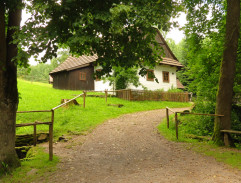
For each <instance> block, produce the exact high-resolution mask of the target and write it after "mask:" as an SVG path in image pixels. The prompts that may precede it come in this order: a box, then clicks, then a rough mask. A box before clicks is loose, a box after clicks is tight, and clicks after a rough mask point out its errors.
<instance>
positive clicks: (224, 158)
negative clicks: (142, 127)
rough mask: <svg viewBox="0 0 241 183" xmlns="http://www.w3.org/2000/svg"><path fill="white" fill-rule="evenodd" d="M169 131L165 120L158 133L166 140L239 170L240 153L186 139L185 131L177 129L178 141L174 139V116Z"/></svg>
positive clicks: (205, 142) (240, 165) (207, 142)
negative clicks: (180, 143) (178, 143)
mask: <svg viewBox="0 0 241 183" xmlns="http://www.w3.org/2000/svg"><path fill="white" fill-rule="evenodd" d="M190 122H191V121H190ZM169 125H170V126H169V129H167V125H166V119H164V120H163V121H162V123H161V124H160V125H159V126H158V130H159V132H160V133H161V134H162V135H163V136H164V137H165V138H167V139H168V140H171V141H176V142H185V144H184V146H185V147H186V148H188V149H192V150H194V151H196V152H198V153H201V154H204V155H207V156H212V157H214V158H215V159H216V160H217V161H219V162H224V163H226V164H228V165H230V166H232V167H234V168H238V169H241V151H240V150H238V149H234V148H226V147H219V146H216V145H215V144H213V143H212V141H199V140H197V139H192V138H188V137H187V134H186V130H185V129H183V128H181V126H180V127H179V136H178V140H177V139H176V131H175V123H174V116H173V115H172V116H171V117H170V124H169Z"/></svg>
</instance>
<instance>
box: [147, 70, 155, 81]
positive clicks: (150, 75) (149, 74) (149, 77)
mask: <svg viewBox="0 0 241 183" xmlns="http://www.w3.org/2000/svg"><path fill="white" fill-rule="evenodd" d="M146 80H147V81H154V70H147V74H146Z"/></svg>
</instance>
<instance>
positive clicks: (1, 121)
mask: <svg viewBox="0 0 241 183" xmlns="http://www.w3.org/2000/svg"><path fill="white" fill-rule="evenodd" d="M21 6H22V4H21V1H20V0H19V1H17V0H16V1H3V0H1V1H0V43H1V47H0V171H1V168H2V167H3V166H5V167H7V166H8V167H17V166H19V165H20V162H19V160H18V158H17V155H16V152H15V119H16V111H17V107H18V90H17V62H16V59H15V56H16V55H17V52H18V49H17V45H16V44H14V43H13V35H14V33H15V32H16V30H17V29H18V28H19V26H20V21H21Z"/></svg>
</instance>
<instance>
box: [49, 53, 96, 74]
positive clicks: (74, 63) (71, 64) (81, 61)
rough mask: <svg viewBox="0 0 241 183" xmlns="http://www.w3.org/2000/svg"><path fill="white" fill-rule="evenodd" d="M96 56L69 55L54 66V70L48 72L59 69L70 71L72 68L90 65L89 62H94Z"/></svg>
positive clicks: (54, 71)
mask: <svg viewBox="0 0 241 183" xmlns="http://www.w3.org/2000/svg"><path fill="white" fill-rule="evenodd" d="M97 58H98V57H97V56H96V55H94V56H86V55H82V56H80V57H78V58H76V57H72V56H69V57H68V58H67V59H66V60H65V61H64V62H63V63H62V64H60V65H59V66H58V67H56V68H55V69H54V70H52V71H51V72H50V74H53V73H56V72H60V71H70V70H73V69H77V68H81V67H86V66H88V65H90V63H92V62H95V61H96V59H97Z"/></svg>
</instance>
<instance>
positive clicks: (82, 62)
mask: <svg viewBox="0 0 241 183" xmlns="http://www.w3.org/2000/svg"><path fill="white" fill-rule="evenodd" d="M97 58H98V57H97V56H96V55H94V56H86V55H82V56H80V57H78V58H76V57H72V56H69V57H68V58H67V59H66V60H65V61H64V62H63V63H62V64H60V65H59V66H58V67H56V68H55V69H54V70H52V71H51V72H50V74H53V73H56V72H61V71H70V70H74V69H78V68H82V67H86V66H89V65H90V63H92V62H95V61H96V59H97ZM160 64H164V65H170V66H176V67H183V65H182V64H181V63H180V62H178V60H175V59H172V58H163V60H162V61H160Z"/></svg>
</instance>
